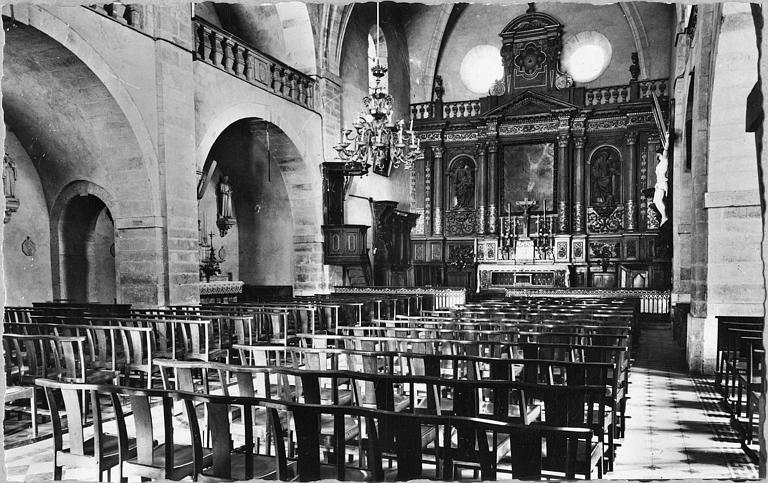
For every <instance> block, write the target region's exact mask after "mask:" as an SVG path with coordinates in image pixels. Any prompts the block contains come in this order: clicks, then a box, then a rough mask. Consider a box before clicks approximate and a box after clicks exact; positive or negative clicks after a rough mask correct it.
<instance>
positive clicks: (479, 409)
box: [158, 361, 612, 466]
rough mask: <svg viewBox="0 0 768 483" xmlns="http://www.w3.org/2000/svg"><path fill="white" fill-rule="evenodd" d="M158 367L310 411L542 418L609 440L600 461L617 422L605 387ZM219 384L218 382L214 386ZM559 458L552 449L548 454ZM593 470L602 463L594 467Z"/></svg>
mask: <svg viewBox="0 0 768 483" xmlns="http://www.w3.org/2000/svg"><path fill="white" fill-rule="evenodd" d="M158 364H159V365H160V366H161V367H162V368H163V374H164V376H163V380H164V383H165V384H166V388H167V389H176V390H183V391H199V392H202V393H204V394H210V393H211V391H212V389H214V386H215V390H216V391H217V392H219V393H224V394H227V393H230V394H231V393H232V391H238V394H239V395H248V396H251V395H256V396H262V397H267V398H270V397H271V398H274V399H282V400H293V401H301V402H306V403H313V404H316V403H326V404H335V405H340V404H343V405H347V404H354V405H359V406H366V405H368V406H369V407H376V408H378V409H380V410H384V411H400V412H402V411H404V412H420V413H423V412H429V413H432V414H442V415H447V414H451V415H459V416H467V417H483V418H491V419H498V420H501V421H506V422H512V423H523V424H531V423H534V422H535V421H536V420H538V419H539V418H540V416H541V415H542V414H545V415H546V423H545V424H547V425H555V426H558V425H559V426H562V425H568V426H581V427H589V428H591V429H592V430H593V431H594V432H595V433H596V434H600V435H601V438H603V439H604V441H602V443H601V444H598V443H595V444H594V445H593V446H592V452H591V453H590V454H592V455H593V456H594V457H595V458H597V456H596V455H598V454H599V455H601V456H602V455H603V447H605V448H606V450H607V449H608V448H609V442H608V438H607V436H608V433H609V431H608V429H609V428H610V425H611V423H612V420H611V419H610V417H609V416H610V407H609V405H608V404H606V400H605V398H606V397H607V396H606V394H607V392H606V386H605V385H604V384H603V385H600V384H597V385H593V386H584V385H583V384H582V385H579V386H577V385H570V386H565V385H555V386H549V385H542V384H531V383H526V382H520V381H517V382H515V381H509V380H508V379H498V380H496V379H475V380H469V379H455V380H453V379H445V378H441V377H432V376H424V375H422V376H415V375H409V376H398V375H389V374H373V373H360V372H351V371H327V370H326V371H314V370H308V369H305V370H296V369H287V368H284V367H243V366H231V365H230V366H227V365H224V364H217V363H203V362H193V361H159V362H158ZM591 369H592V370H595V369H596V368H594V367H593V368H591ZM574 372H575V371H574ZM197 375H199V379H197V377H198V376H197ZM212 376H213V377H212ZM497 376H502V373H501V372H499V373H498V374H497ZM575 379H576V376H575V375H574V381H575ZM196 380H197V381H198V382H197V383H195V381H196ZM214 380H215V381H216V382H215V383H214V382H211V381H214ZM233 381H236V383H235V382H233ZM583 382H598V381H596V380H591V381H586V380H585V381H583ZM569 401H570V402H569ZM542 407H543V408H544V409H542ZM330 426H331V421H326V424H324V425H323V428H322V429H323V430H324V432H327V431H328V430H329V429H330ZM348 430H349V437H350V438H351V437H353V436H354V435H355V434H357V433H358V432H359V429H358V431H355V428H354V427H352V428H348ZM432 437H434V435H432ZM429 442H431V439H430V438H428V437H427V436H426V435H425V440H424V444H425V445H426V444H428V443H429ZM585 444H586V443H585ZM555 452H556V449H555V448H552V449H551V450H550V455H554V454H555ZM501 456H504V455H503V454H502V455H501ZM582 456H583V455H582ZM555 460H556V459H555ZM596 465H597V459H596V460H595V462H594V463H593V465H592V466H596Z"/></svg>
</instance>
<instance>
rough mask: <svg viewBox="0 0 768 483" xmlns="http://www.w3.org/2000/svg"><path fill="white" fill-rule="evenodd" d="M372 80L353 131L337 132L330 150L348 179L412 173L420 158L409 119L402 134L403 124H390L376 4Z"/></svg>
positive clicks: (353, 124)
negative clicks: (394, 171) (395, 171)
mask: <svg viewBox="0 0 768 483" xmlns="http://www.w3.org/2000/svg"><path fill="white" fill-rule="evenodd" d="M371 73H372V74H373V77H374V78H375V79H376V80H375V82H374V86H373V89H371V93H370V94H369V95H367V96H365V97H363V106H364V108H363V110H362V111H361V112H360V115H359V116H358V117H357V119H355V120H354V121H353V122H352V127H353V129H344V128H342V129H341V132H340V134H339V144H337V145H336V146H334V147H333V148H334V149H335V150H336V152H337V153H338V154H337V156H336V159H337V160H340V161H343V162H345V165H344V171H345V172H346V173H347V175H349V176H363V175H366V174H368V171H369V170H370V169H373V171H374V173H378V174H383V175H385V176H388V175H389V171H390V169H392V168H398V167H400V166H403V168H404V169H412V168H413V163H414V161H416V159H417V158H419V157H420V156H421V154H422V152H421V149H420V144H421V142H420V140H419V139H418V138H417V137H416V135H415V133H414V131H413V119H411V124H410V127H409V129H408V130H407V131H406V130H405V121H403V120H402V119H401V120H399V121H397V122H393V120H392V107H393V106H392V96H390V95H389V94H387V93H386V92H385V91H384V88H383V87H382V86H381V80H382V78H383V77H384V75H385V74H386V73H387V68H386V67H384V66H382V65H381V64H380V63H379V2H376V65H374V66H373V67H371Z"/></svg>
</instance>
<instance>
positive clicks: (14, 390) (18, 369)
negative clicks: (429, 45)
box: [3, 338, 37, 437]
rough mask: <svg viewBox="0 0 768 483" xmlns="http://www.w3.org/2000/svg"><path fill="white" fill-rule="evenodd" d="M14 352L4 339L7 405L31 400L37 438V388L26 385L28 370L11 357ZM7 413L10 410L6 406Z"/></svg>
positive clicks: (34, 433) (33, 426)
mask: <svg viewBox="0 0 768 483" xmlns="http://www.w3.org/2000/svg"><path fill="white" fill-rule="evenodd" d="M12 354H13V351H12V350H11V348H10V344H9V342H8V340H7V339H5V338H4V339H3V359H4V361H5V384H6V386H5V404H8V403H13V402H16V401H19V400H24V399H29V413H30V417H31V419H32V436H33V437H37V395H36V391H35V386H33V385H32V386H30V385H24V384H23V379H24V376H25V372H26V370H27V368H26V367H25V366H24V365H23V364H20V363H19V362H18V361H15V360H14V359H15V358H14V357H11V356H12ZM5 410H6V411H7V410H8V408H7V406H6V409H5Z"/></svg>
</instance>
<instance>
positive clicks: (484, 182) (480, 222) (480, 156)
mask: <svg viewBox="0 0 768 483" xmlns="http://www.w3.org/2000/svg"><path fill="white" fill-rule="evenodd" d="M477 173H478V174H477V193H478V200H477V204H478V205H479V206H478V209H477V234H478V235H485V223H486V210H487V206H488V202H487V197H486V191H487V189H488V179H487V176H488V169H487V166H486V165H485V144H483V143H480V144H478V145H477Z"/></svg>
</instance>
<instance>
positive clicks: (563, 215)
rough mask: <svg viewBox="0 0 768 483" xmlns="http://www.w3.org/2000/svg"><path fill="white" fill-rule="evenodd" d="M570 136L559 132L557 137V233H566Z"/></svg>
mask: <svg viewBox="0 0 768 483" xmlns="http://www.w3.org/2000/svg"><path fill="white" fill-rule="evenodd" d="M569 140H570V134H569V133H568V132H560V134H558V135H557V148H558V151H557V196H558V198H559V202H558V204H557V224H558V232H560V233H568V232H569V230H568V204H569V203H568V201H569V200H568V198H569V196H568V195H569V191H570V186H571V185H570V178H571V177H570V172H569V163H568V142H569Z"/></svg>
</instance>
